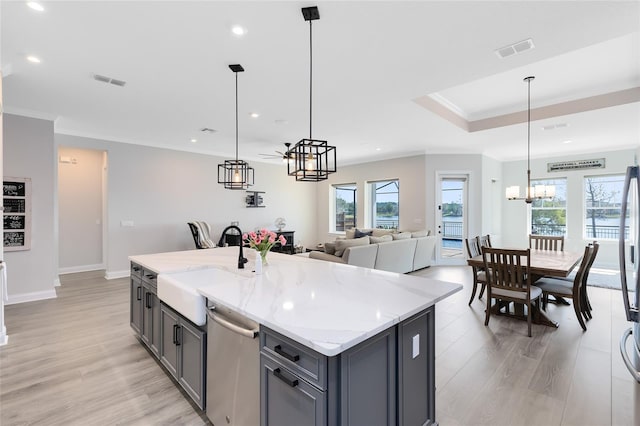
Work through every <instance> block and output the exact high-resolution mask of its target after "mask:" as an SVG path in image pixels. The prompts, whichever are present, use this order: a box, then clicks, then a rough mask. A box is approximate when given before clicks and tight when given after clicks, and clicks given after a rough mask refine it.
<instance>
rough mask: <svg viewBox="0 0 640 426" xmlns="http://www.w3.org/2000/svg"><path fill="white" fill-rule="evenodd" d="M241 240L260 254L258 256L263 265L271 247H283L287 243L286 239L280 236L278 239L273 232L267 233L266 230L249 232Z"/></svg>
mask: <svg viewBox="0 0 640 426" xmlns="http://www.w3.org/2000/svg"><path fill="white" fill-rule="evenodd" d="M242 240H243V241H244V242H245V243H246V244H249V247H251V248H254V249H256V250H258V251H259V252H260V256H262V261H263V263H264V262H265V261H266V256H267V253H269V250H271V247H273V246H275V245H276V244H280V245H285V244H286V243H287V239H286V238H285V237H284V236H282V235H280V236H279V237H278V236H277V234H276V233H275V232H273V231H269V230H268V229H265V228H263V229H261V230H259V231H257V232H249V233H247V234H243V235H242Z"/></svg>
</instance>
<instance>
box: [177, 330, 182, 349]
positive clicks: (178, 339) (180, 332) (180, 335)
mask: <svg viewBox="0 0 640 426" xmlns="http://www.w3.org/2000/svg"><path fill="white" fill-rule="evenodd" d="M181 344H182V327H180V326H179V325H176V346H180V345H181Z"/></svg>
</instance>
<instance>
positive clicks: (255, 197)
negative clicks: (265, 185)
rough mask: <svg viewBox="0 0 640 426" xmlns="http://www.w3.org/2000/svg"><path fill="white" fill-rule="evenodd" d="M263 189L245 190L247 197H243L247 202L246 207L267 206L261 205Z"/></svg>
mask: <svg viewBox="0 0 640 426" xmlns="http://www.w3.org/2000/svg"><path fill="white" fill-rule="evenodd" d="M260 194H264V192H263V191H247V197H246V198H245V200H244V201H245V203H247V207H267V206H263V205H262V202H263V199H262V195H260Z"/></svg>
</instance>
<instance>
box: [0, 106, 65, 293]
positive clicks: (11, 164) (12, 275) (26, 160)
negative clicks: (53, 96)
mask: <svg viewBox="0 0 640 426" xmlns="http://www.w3.org/2000/svg"><path fill="white" fill-rule="evenodd" d="M3 139H4V144H3V145H4V146H3V148H4V176H12V177H26V178H31V195H32V201H31V249H30V250H24V251H11V252H5V253H4V258H5V261H6V262H7V275H8V276H7V287H8V288H7V289H8V295H9V302H10V303H12V302H17V301H26V300H35V299H43V298H48V297H55V295H56V293H55V290H54V283H55V281H56V279H57V265H56V262H55V259H56V255H55V253H56V251H57V249H56V247H55V243H54V215H53V211H54V191H55V182H56V178H55V168H54V158H55V155H54V138H53V122H52V121H48V120H40V119H35V118H27V117H22V116H18V115H12V114H6V113H5V114H3Z"/></svg>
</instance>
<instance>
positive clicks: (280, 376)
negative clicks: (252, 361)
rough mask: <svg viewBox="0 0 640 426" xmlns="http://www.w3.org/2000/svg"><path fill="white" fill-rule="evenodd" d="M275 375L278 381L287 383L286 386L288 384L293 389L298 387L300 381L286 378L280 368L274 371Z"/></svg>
mask: <svg viewBox="0 0 640 426" xmlns="http://www.w3.org/2000/svg"><path fill="white" fill-rule="evenodd" d="M273 375H274V376H276V377H277V378H278V379H280V380H282V381H283V382H285V383H286V384H288V385H289V386H291V387H292V388H295V387H296V386H298V379H293V380H291V379H287V378H286V377H284V375H283V374H282V372H281V371H280V369H279V368H276V369H275V370H273Z"/></svg>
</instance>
